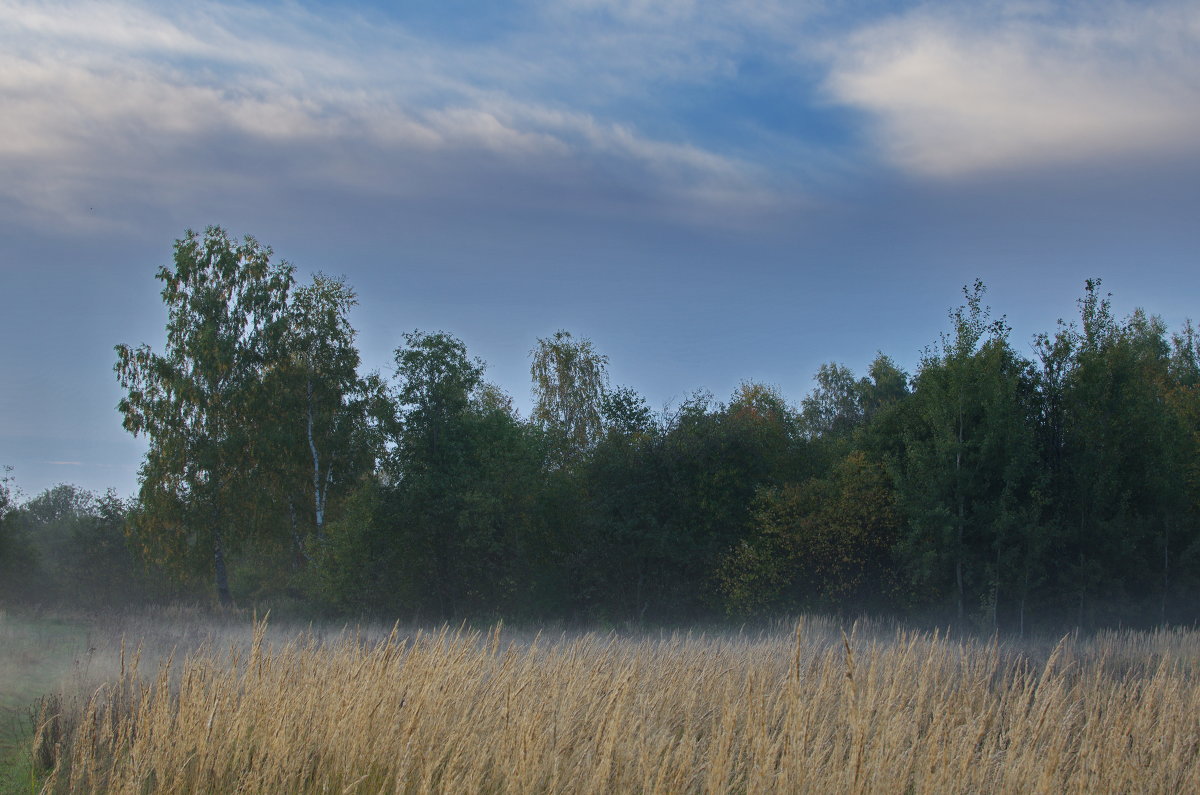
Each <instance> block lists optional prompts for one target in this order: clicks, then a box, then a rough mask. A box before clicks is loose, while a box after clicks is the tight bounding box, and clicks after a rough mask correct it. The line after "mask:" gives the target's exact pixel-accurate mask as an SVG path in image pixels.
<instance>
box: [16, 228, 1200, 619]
mask: <svg viewBox="0 0 1200 795" xmlns="http://www.w3.org/2000/svg"><path fill="white" fill-rule="evenodd" d="M271 256H272V255H271V252H270V250H269V249H267V248H265V247H263V246H261V245H260V244H258V243H257V242H255V241H254V240H253V239H251V238H246V239H245V240H243V241H236V240H232V239H230V238H229V237H228V236H227V235H226V234H225V233H224V232H223V231H221V230H220V229H216V228H210V229H209V230H207V231H206V232H205V233H204V234H196V233H192V232H188V234H187V235H186V236H185V237H184V238H183V239H181V240H179V241H177V243H176V247H175V259H174V264H173V265H172V266H170V267H164V268H162V269H160V271H159V273H158V279H159V280H160V281H161V282H162V283H163V290H162V297H163V300H164V302H165V305H166V309H167V313H168V321H167V326H166V343H165V347H164V348H163V349H162V350H161V351H155V350H154V349H152V348H150V347H148V346H141V347H136V348H134V347H129V346H125V345H120V346H118V347H117V364H116V374H117V377H118V378H119V380H120V383H121V385H122V387H123V388H124V390H125V398H124V399H123V400H122V401H121V403H120V406H119V410H120V413H121V416H122V417H123V420H124V424H125V427H126V428H127V429H128V430H129V431H130V432H132V433H134V434H138V435H144V437H145V438H146V439H147V440H148V441H149V445H150V446H149V452H148V453H147V455H146V459H145V461H144V463H143V465H142V470H141V490H140V493H139V494H138V496H137V497H136V498H135V499H134V500H133V501H131V502H129V503H128V504H127V503H124V502H122V501H121V500H119V499H117V498H116V497H115V496H113V495H112V494H109V495H106V496H103V497H97V496H95V495H91V494H88V493H86V492H82V491H81V490H79V489H76V488H74V487H71V486H60V487H57V488H55V489H51V490H49V491H47V492H46V493H44V494H42V495H39V496H37V497H34V498H32V499H29V500H26V501H23V502H21V501H19V500H17V499H16V498H15V497H14V496H13V494H12V490H11V489H10V488H8V487H7V486H6V485H5V484H0V598H4V599H10V600H12V599H19V598H22V597H27V596H28V595H29V594H32V593H41V594H44V595H46V596H47V597H48V598H54V599H61V600H87V601H88V602H89V603H96V604H100V603H106V602H119V601H125V600H130V599H141V600H149V599H170V598H190V599H205V598H208V599H213V598H215V599H217V600H219V601H220V602H222V603H226V604H228V603H232V602H236V603H239V604H251V603H254V604H270V605H290V606H294V607H296V608H298V609H304V610H310V611H311V610H321V611H329V612H338V613H348V614H376V615H387V616H415V617H418V618H428V619H437V620H441V619H451V618H468V617H477V618H488V619H490V618H498V617H504V618H517V619H531V620H533V619H547V618H552V619H563V620H578V621H588V622H602V623H603V622H608V623H618V622H650V621H655V622H658V621H668V622H674V621H688V620H695V619H699V618H710V619H711V618H718V617H733V618H737V619H740V618H741V617H752V616H756V615H767V614H779V613H784V612H795V611H799V610H819V611H828V612H846V613H851V612H853V613H858V612H861V611H869V612H886V613H901V614H905V615H908V616H915V617H920V618H926V619H929V620H934V621H945V622H955V623H957V624H959V625H960V626H968V627H975V628H978V629H981V630H985V631H986V630H991V629H993V628H998V629H1000V630H1002V631H1012V632H1028V631H1034V630H1038V629H1050V628H1059V627H1062V626H1072V625H1081V626H1085V627H1094V626H1101V625H1115V624H1141V625H1148V624H1154V623H1160V622H1173V623H1193V622H1195V621H1196V620H1197V619H1198V618H1200V521H1198V519H1200V455H1198V445H1200V341H1198V340H1197V338H1196V335H1195V333H1194V331H1193V329H1192V327H1191V325H1190V324H1186V325H1185V326H1184V327H1183V328H1182V329H1179V330H1177V331H1175V332H1172V331H1171V330H1169V329H1167V328H1166V327H1165V325H1164V324H1163V322H1162V321H1161V320H1159V319H1158V318H1157V317H1154V316H1152V315H1148V314H1145V313H1144V312H1142V311H1136V312H1134V313H1133V314H1132V315H1130V316H1129V317H1127V318H1124V319H1121V318H1117V317H1114V316H1113V314H1112V311H1111V305H1110V302H1109V299H1108V296H1107V295H1106V294H1105V293H1104V292H1102V290H1101V285H1100V282H1099V281H1091V282H1088V283H1087V284H1086V285H1085V286H1084V291H1083V295H1082V297H1081V298H1080V299H1079V301H1078V316H1077V317H1076V318H1075V319H1074V320H1073V321H1068V322H1063V321H1060V322H1059V324H1058V326H1057V328H1056V329H1055V330H1054V331H1053V333H1046V334H1042V335H1039V336H1037V337H1036V338H1035V340H1034V342H1033V346H1032V348H1030V347H1029V346H1028V345H1026V344H1024V343H1022V344H1021V345H1020V346H1019V347H1016V346H1014V345H1013V343H1012V341H1011V340H1010V338H1009V335H1010V331H1009V328H1008V326H1007V325H1006V324H1005V322H1004V319H1003V318H1002V317H995V316H993V315H992V314H991V312H990V310H989V308H988V307H987V306H986V304H985V292H984V286H983V285H982V284H981V283H978V282H976V283H975V284H974V285H973V286H969V287H967V288H965V289H964V303H963V305H962V306H960V307H958V308H957V309H954V310H952V311H951V313H950V316H949V320H950V323H949V325H948V329H947V330H946V331H945V333H944V334H943V335H942V336H941V337H940V338H939V339H937V340H936V341H934V342H933V343H932V344H931V345H930V346H929V347H928V348H927V349H926V350H925V351H924V352H923V354H922V356H921V359H920V363H919V365H918V367H917V371H916V372H915V373H911V374H910V373H906V372H903V371H902V370H900V369H899V368H897V366H896V365H895V364H894V363H893V362H892V360H891V359H889V358H888V357H886V356H884V355H880V356H878V358H876V359H875V361H874V362H873V363H872V364H871V365H870V367H869V369H868V371H867V372H866V373H865V374H864V375H858V374H855V373H853V372H851V371H850V370H848V369H847V368H845V367H843V366H841V365H838V364H827V365H824V366H822V367H821V369H820V372H819V373H817V375H816V387H815V389H814V390H813V392H812V393H811V394H810V395H808V396H807V397H804V398H803V399H802V400H800V402H799V404H798V405H796V404H792V403H789V401H788V400H787V399H786V398H785V396H783V395H781V394H780V393H779V391H778V390H777V389H775V388H773V387H771V386H768V385H764V384H756V383H745V384H743V385H742V386H741V387H740V388H739V389H738V390H737V391H736V392H735V393H734V394H733V395H731V396H730V397H729V398H728V399H727V400H720V399H718V398H716V397H714V396H712V395H710V394H707V393H696V394H693V395H692V396H690V397H689V398H688V399H686V400H684V401H683V402H682V403H680V404H679V405H677V406H674V407H673V408H671V409H669V410H666V411H664V412H655V411H653V410H652V409H651V408H650V406H648V405H647V403H646V401H645V400H644V399H643V398H642V397H641V396H640V395H639V394H638V393H637V392H636V391H635V390H634V389H632V388H629V387H619V386H613V385H611V384H610V383H609V382H608V379H607V375H606V366H607V359H606V357H605V356H603V355H601V354H600V353H599V352H598V351H597V349H596V348H595V347H593V344H592V343H591V342H590V341H588V340H584V339H578V338H576V337H573V336H571V334H569V333H567V332H563V331H560V332H558V333H556V334H554V335H553V336H551V337H548V338H546V339H540V340H537V341H536V344H535V346H534V348H533V350H532V352H531V367H530V372H531V378H532V390H533V398H534V400H533V406H534V408H533V410H532V412H531V415H530V416H529V417H522V416H520V415H519V414H518V412H516V411H515V410H514V408H513V404H512V400H511V399H510V397H509V396H508V395H506V394H505V393H504V392H503V391H502V390H500V389H499V388H497V387H496V386H494V385H492V384H489V383H488V382H487V381H486V380H485V378H484V374H485V369H484V363H483V362H481V361H479V360H478V359H475V358H472V357H471V355H470V354H469V352H468V351H467V350H466V348H465V346H464V345H463V343H462V342H461V341H460V340H458V339H457V338H455V337H454V336H452V335H450V334H447V333H444V332H422V331H414V332H413V333H411V334H408V335H405V337H404V339H403V340H402V341H401V344H400V345H399V347H398V348H397V349H396V352H395V371H394V373H392V374H389V376H390V377H386V378H385V377H382V376H380V375H378V374H365V375H364V374H363V373H361V372H360V361H359V355H358V352H357V350H356V347H355V330H354V329H353V328H352V326H351V324H350V321H349V313H350V311H351V309H352V307H353V306H354V305H355V295H354V292H353V290H352V288H351V287H350V286H349V285H348V284H347V283H346V282H345V281H344V280H342V279H334V278H329V277H326V276H322V275H317V276H315V277H314V278H313V279H312V281H311V282H310V283H307V284H298V283H297V282H296V275H295V273H294V270H293V269H292V268H291V267H290V266H288V265H287V264H285V263H277V262H273V261H272V259H271ZM931 325H932V324H931ZM1022 349H1028V350H1031V351H1032V352H1033V356H1032V358H1030V357H1028V356H1026V355H1024V354H1023V353H1021V350H1022Z"/></svg>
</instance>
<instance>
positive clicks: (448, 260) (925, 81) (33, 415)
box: [0, 0, 1200, 497]
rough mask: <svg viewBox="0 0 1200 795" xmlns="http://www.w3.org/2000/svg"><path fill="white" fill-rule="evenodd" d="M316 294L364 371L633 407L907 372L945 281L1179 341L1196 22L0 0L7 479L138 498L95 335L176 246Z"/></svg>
mask: <svg viewBox="0 0 1200 795" xmlns="http://www.w3.org/2000/svg"><path fill="white" fill-rule="evenodd" d="M208 225H219V226H222V227H223V228H225V229H226V230H228V231H229V232H230V233H231V234H234V235H236V236H241V235H244V234H252V235H254V236H255V237H256V238H257V239H258V240H259V241H261V242H263V243H265V244H267V245H270V246H271V247H272V248H273V249H274V251H275V253H276V255H277V256H278V257H279V258H281V259H285V260H287V261H289V262H290V263H292V264H293V265H294V266H295V267H296V269H297V271H298V274H299V275H300V276H301V278H302V279H307V278H308V275H309V274H311V273H313V272H317V271H320V272H324V273H327V274H331V275H344V276H345V277H346V278H347V280H348V282H349V283H350V284H351V285H353V286H354V287H355V288H356V290H357V292H358V296H359V305H358V306H357V307H356V308H355V311H354V314H353V316H352V322H353V324H354V326H355V327H356V328H357V329H358V330H359V343H360V349H361V351H362V355H363V361H364V368H365V369H370V370H378V371H380V372H381V373H383V374H385V375H390V374H391V373H392V370H393V369H394V365H393V363H392V351H393V349H394V348H395V347H396V346H397V345H399V344H400V343H401V341H402V335H403V334H404V333H405V332H408V331H412V330H413V329H422V330H426V331H434V330H444V331H447V332H450V333H452V334H455V335H457V336H458V337H460V338H461V339H462V340H463V341H464V342H465V343H466V345H467V347H468V350H469V352H470V353H471V354H472V355H475V356H478V357H480V358H482V359H483V360H484V361H485V362H487V364H488V371H487V378H488V379H489V380H491V381H493V382H495V383H497V384H498V385H500V386H501V387H503V388H504V389H506V390H507V391H508V392H509V393H510V394H512V395H513V397H514V398H515V401H516V405H517V406H518V407H521V408H524V409H525V410H526V411H527V410H528V406H529V352H530V350H531V349H532V348H533V347H534V346H535V344H536V342H537V339H538V338H540V337H548V336H550V335H552V334H553V333H554V332H555V331H557V330H559V329H565V330H568V331H570V332H572V334H574V335H575V336H577V337H586V338H588V339H590V340H592V342H593V344H594V345H595V347H596V348H597V349H598V350H599V351H600V352H601V353H604V354H606V355H607V356H608V357H609V362H610V363H609V374H610V377H611V380H612V383H613V385H614V386H616V385H627V386H632V387H633V388H635V389H637V390H638V391H640V392H641V393H642V394H643V395H645V396H646V398H647V400H648V401H649V402H650V404H651V405H652V406H654V407H655V408H662V407H666V406H670V405H678V403H679V402H680V401H682V400H683V399H685V398H686V397H687V396H688V395H689V394H691V393H693V392H694V391H696V390H708V391H710V392H711V393H713V394H714V395H715V396H716V397H717V398H718V399H724V398H727V397H728V396H729V395H730V394H731V393H732V392H733V390H734V389H736V388H737V386H738V384H739V383H741V382H743V381H756V382H764V383H767V384H772V385H775V386H777V387H778V388H779V389H780V390H781V392H782V393H783V394H784V395H785V396H786V397H787V398H788V399H789V400H791V401H793V402H798V401H799V400H800V399H801V398H802V397H803V396H804V395H805V394H806V393H807V392H808V391H809V390H810V389H811V387H812V376H813V374H814V373H815V372H816V370H817V368H818V367H819V366H820V365H821V363H823V362H828V361H836V362H841V363H843V364H846V365H848V366H850V367H851V368H853V369H854V370H855V371H856V372H862V371H863V370H864V369H865V367H866V365H867V364H868V363H869V362H870V361H871V360H872V359H873V358H874V357H875V355H876V354H877V352H880V351H882V352H883V353H886V354H888V355H889V356H891V357H892V358H893V359H894V360H895V361H896V362H897V363H899V364H900V365H901V366H903V367H905V368H906V369H908V370H909V371H910V372H912V371H914V370H915V368H916V366H917V363H918V361H919V356H920V352H921V350H922V349H923V348H924V347H926V346H928V345H930V344H931V343H933V342H935V341H936V340H937V339H938V335H939V334H941V333H942V332H944V331H945V330H947V327H948V320H947V311H948V310H949V309H951V308H952V307H954V306H956V305H958V304H959V303H961V299H962V293H961V290H962V287H963V285H964V284H967V283H970V282H972V281H973V280H974V279H976V278H980V279H982V280H983V281H984V282H985V284H986V285H987V287H988V297H987V302H988V303H989V304H990V305H991V307H992V309H993V311H994V313H995V314H997V315H1001V314H1003V315H1006V316H1007V318H1008V321H1009V323H1010V325H1011V326H1012V327H1013V332H1012V339H1013V343H1014V345H1015V346H1016V347H1017V348H1018V350H1021V351H1024V352H1027V353H1031V349H1030V340H1031V338H1032V336H1033V334H1035V333H1036V332H1041V331H1052V330H1053V329H1054V326H1055V322H1056V321H1057V320H1058V319H1059V318H1066V319H1070V318H1071V317H1073V316H1074V315H1075V313H1076V306H1075V301H1076V299H1077V298H1078V297H1079V296H1080V295H1081V294H1082V292H1083V283H1084V280H1085V279H1088V278H1101V279H1103V287H1104V289H1105V290H1107V291H1111V292H1112V293H1113V305H1114V309H1115V310H1116V311H1117V313H1118V314H1120V315H1124V314H1127V313H1128V312H1130V311H1132V310H1133V309H1134V308H1136V307H1143V308H1145V309H1146V310H1147V311H1149V312H1151V313H1154V314H1158V315H1160V316H1162V318H1163V319H1164V320H1165V321H1166V322H1167V323H1168V325H1170V326H1171V327H1172V328H1178V327H1179V326H1180V325H1181V324H1182V323H1183V321H1184V320H1185V319H1186V318H1189V317H1195V318H1197V319H1200V311H1198V308H1200V307H1198V299H1200V268H1198V267H1197V265H1198V262H1197V255H1198V253H1200V5H1198V4H1196V3H1195V2H1194V1H1193V0H1189V1H1188V2H1177V1H1176V0H1159V1H1151V2H1138V3H1124V2H1109V1H1108V0H1093V1H1089V2H1082V1H1080V2H1018V1H1017V0H1011V1H1009V2H1005V1H1003V0H997V1H995V2H993V1H991V0H981V2H972V3H961V2H858V1H857V0H811V1H808V0H793V1H791V2H784V1H783V0H728V2H721V3H717V2H704V1H703V0H653V1H652V0H545V1H544V2H543V1H541V0H517V1H516V2H510V3H502V2H465V0H410V2H405V3H395V4H393V3H372V2H367V1H366V0H362V1H361V2H342V3H335V2H248V1H246V0H233V1H232V2H209V1H208V0H188V2H174V1H173V0H167V2H153V3H151V2H137V0H67V1H66V2H53V1H52V0H49V1H47V2H29V1H27V0H0V465H4V466H10V467H12V470H11V473H10V474H11V477H12V478H13V481H12V482H13V484H15V486H16V487H17V488H18V489H20V492H21V494H22V495H24V496H25V497H30V496H34V495H36V494H37V493H39V492H40V491H42V490H43V489H45V488H47V487H50V486H52V485H54V484H56V483H60V482H68V483H74V484H77V485H79V486H82V487H84V488H87V489H90V490H94V491H102V490H104V489H106V488H110V487H111V488H115V489H116V490H117V492H118V493H120V494H122V495H132V494H134V493H136V489H137V469H138V465H139V464H140V461H141V457H142V455H143V453H144V451H145V440H144V439H135V438H133V437H131V436H130V435H129V434H127V433H126V432H125V431H124V430H123V429H122V428H121V423H120V416H119V414H118V413H117V411H116V404H117V401H118V400H119V399H120V397H121V391H120V387H119V385H118V384H117V381H116V378H115V376H114V374H113V364H114V362H115V354H114V352H113V346H115V345H117V344H119V343H127V344H140V343H148V344H150V345H151V346H153V347H155V348H156V349H158V350H161V346H162V342H163V325H164V322H165V319H166V315H165V310H164V307H163V305H162V301H161V299H160V297H159V290H160V289H161V285H160V284H159V283H158V282H156V281H155V279H154V273H155V271H156V270H157V268H158V267H160V266H162V265H168V264H170V262H171V256H172V245H173V242H174V241H175V240H176V239H177V238H179V237H181V236H182V235H183V233H184V231H185V230H186V229H189V228H192V229H196V230H202V229H203V228H205V227H206V226H208Z"/></svg>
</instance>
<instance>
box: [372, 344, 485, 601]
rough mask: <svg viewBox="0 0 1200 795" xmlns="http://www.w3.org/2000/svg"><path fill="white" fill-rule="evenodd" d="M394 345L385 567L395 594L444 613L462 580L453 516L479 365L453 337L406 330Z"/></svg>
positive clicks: (463, 481) (458, 512)
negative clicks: (394, 430)
mask: <svg viewBox="0 0 1200 795" xmlns="http://www.w3.org/2000/svg"><path fill="white" fill-rule="evenodd" d="M404 342H405V344H404V345H403V346H401V347H399V348H397V349H396V377H397V379H398V382H399V389H398V391H397V395H396V403H397V404H398V406H399V407H400V409H401V412H402V414H401V417H400V423H399V426H398V428H399V434H398V437H397V439H396V448H395V454H394V456H393V458H392V461H391V463H390V467H389V473H390V477H391V480H392V482H393V484H394V485H393V488H392V493H391V500H390V504H391V515H392V520H391V521H392V526H393V528H394V531H395V533H396V535H397V536H398V538H396V539H395V541H394V543H393V545H392V546H393V550H392V553H391V554H392V556H393V559H394V560H395V563H394V564H393V567H394V568H395V570H396V571H397V572H398V573H399V574H401V575H403V576H404V580H405V581H404V582H401V583H398V590H399V591H400V593H402V594H404V595H405V596H407V598H408V600H409V602H410V604H411V603H417V604H421V603H428V602H426V600H429V601H431V602H432V603H433V607H434V608H435V609H436V610H437V611H438V612H439V613H441V614H442V615H443V616H448V615H452V614H453V613H454V612H455V611H456V609H457V607H458V604H459V600H460V599H461V598H462V595H463V592H464V589H465V587H466V585H467V583H466V581H465V580H464V578H463V577H462V576H461V575H462V566H461V565H460V564H461V563H462V562H463V559H462V554H463V547H464V543H465V540H464V536H463V532H462V530H463V528H462V526H461V522H460V519H461V516H462V512H463V510H464V504H463V499H464V495H465V494H466V492H467V482H468V481H469V478H470V472H469V466H470V458H471V450H470V447H471V441H472V440H471V438H470V428H469V415H470V412H471V395H472V393H473V392H474V391H475V390H476V389H477V388H478V387H479V386H480V385H481V384H482V382H483V363H482V362H480V361H478V360H472V359H470V358H468V356H467V350H466V346H465V345H464V344H463V343H462V341H461V340H459V339H457V338H455V337H453V336H451V335H449V334H446V333H444V332H437V333H433V334H427V333H424V332H421V331H414V332H412V333H410V334H406V335H405V336H404Z"/></svg>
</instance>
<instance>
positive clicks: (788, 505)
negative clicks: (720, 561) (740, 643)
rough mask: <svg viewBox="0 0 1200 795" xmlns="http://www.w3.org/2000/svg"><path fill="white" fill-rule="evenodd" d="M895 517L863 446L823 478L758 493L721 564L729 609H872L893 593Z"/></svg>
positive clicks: (884, 480) (891, 499)
mask: <svg viewBox="0 0 1200 795" xmlns="http://www.w3.org/2000/svg"><path fill="white" fill-rule="evenodd" d="M899 520H900V517H899V514H898V512H897V510H896V504H895V495H894V493H893V491H892V484H891V481H890V479H889V478H888V476H887V473H886V472H885V471H884V468H883V466H882V465H881V464H880V463H879V462H877V461H871V460H869V459H868V458H867V455H866V454H865V453H863V452H862V451H855V452H852V453H850V454H849V455H848V456H846V458H845V459H843V460H842V461H841V462H839V463H838V465H837V466H836V467H835V468H834V470H833V471H832V472H830V473H829V475H828V476H827V477H820V478H810V479H808V480H806V481H804V482H802V483H789V484H786V485H784V486H781V487H777V488H765V489H762V490H760V491H759V493H758V495H757V497H756V498H755V501H754V506H753V521H754V532H753V534H752V535H750V536H749V537H747V538H745V539H744V540H742V541H741V543H740V544H738V545H737V547H735V548H734V550H733V551H732V553H731V554H730V556H729V558H728V559H727V560H726V562H725V564H724V566H723V567H722V572H721V574H722V590H723V591H724V592H725V595H726V598H727V606H728V609H729V610H730V612H733V613H738V614H751V613H757V612H762V611H764V610H767V609H770V610H812V609H817V610H830V609H841V608H854V609H859V610H862V609H865V608H868V607H876V608H877V607H879V606H880V605H881V604H882V597H884V596H890V595H891V594H892V592H893V591H894V588H893V587H892V582H891V579H892V576H891V573H890V571H889V567H888V563H889V560H888V556H889V551H890V549H891V548H892V545H893V544H894V543H895V540H896V535H897V531H898V529H899Z"/></svg>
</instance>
